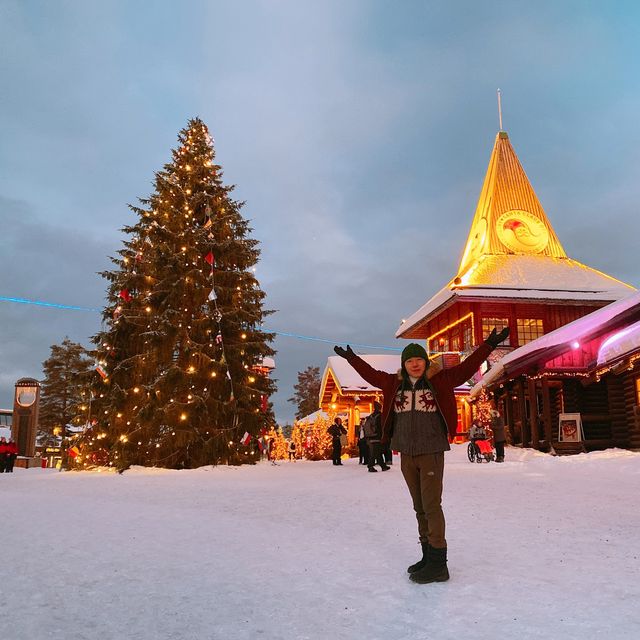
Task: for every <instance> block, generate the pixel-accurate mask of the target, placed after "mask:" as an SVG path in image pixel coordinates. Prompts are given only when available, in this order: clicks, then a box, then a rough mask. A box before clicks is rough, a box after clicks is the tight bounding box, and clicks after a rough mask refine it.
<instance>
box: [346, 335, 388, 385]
mask: <svg viewBox="0 0 640 640" xmlns="http://www.w3.org/2000/svg"><path fill="white" fill-rule="evenodd" d="M333 350H334V351H335V352H336V353H337V354H338V355H339V356H341V357H342V358H344V359H345V360H346V361H347V362H348V363H349V364H350V365H351V366H352V367H353V368H354V369H355V370H356V371H357V372H358V373H359V374H360V376H361V377H362V378H363V379H364V380H366V381H367V382H368V383H369V384H372V385H373V386H374V387H378V389H382V385H383V384H384V382H385V380H387V379H388V378H389V376H393V374H391V373H387V372H386V371H379V370H378V369H374V368H373V367H372V366H371V365H370V364H369V363H367V362H365V361H364V360H363V359H362V358H361V357H360V356H358V355H357V354H355V353H354V352H353V350H352V349H351V347H350V346H349V345H347V348H346V349H343V348H342V347H337V346H336V347H333Z"/></svg>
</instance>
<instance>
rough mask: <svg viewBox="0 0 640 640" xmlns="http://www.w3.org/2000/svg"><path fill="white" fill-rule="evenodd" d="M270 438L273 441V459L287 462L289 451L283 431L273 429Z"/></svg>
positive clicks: (269, 434)
mask: <svg viewBox="0 0 640 640" xmlns="http://www.w3.org/2000/svg"><path fill="white" fill-rule="evenodd" d="M268 436H269V439H270V440H271V459H272V460H286V459H287V458H288V457H289V449H288V446H287V441H286V440H285V438H284V435H283V433H282V429H280V428H275V427H271V430H270V431H269V433H268Z"/></svg>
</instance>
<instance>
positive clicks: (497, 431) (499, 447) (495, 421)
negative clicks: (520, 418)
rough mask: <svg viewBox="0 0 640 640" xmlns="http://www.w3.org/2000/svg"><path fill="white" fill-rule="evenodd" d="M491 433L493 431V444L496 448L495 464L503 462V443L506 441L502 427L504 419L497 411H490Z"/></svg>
mask: <svg viewBox="0 0 640 640" xmlns="http://www.w3.org/2000/svg"><path fill="white" fill-rule="evenodd" d="M491 431H493V444H494V446H495V448H496V462H504V443H505V442H506V440H507V436H506V434H505V427H504V419H503V418H502V416H501V415H500V412H499V411H498V410H497V409H492V410H491Z"/></svg>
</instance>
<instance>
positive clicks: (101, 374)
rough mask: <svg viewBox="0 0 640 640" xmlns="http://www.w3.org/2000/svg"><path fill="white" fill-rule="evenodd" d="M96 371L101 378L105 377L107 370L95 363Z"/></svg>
mask: <svg viewBox="0 0 640 640" xmlns="http://www.w3.org/2000/svg"><path fill="white" fill-rule="evenodd" d="M96 371H97V372H98V373H99V374H100V377H101V378H102V379H103V380H104V379H105V378H106V377H107V372H106V371H105V370H104V369H103V368H102V367H101V366H100V365H99V364H98V365H96Z"/></svg>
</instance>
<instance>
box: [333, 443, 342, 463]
mask: <svg viewBox="0 0 640 640" xmlns="http://www.w3.org/2000/svg"><path fill="white" fill-rule="evenodd" d="M341 455H342V443H341V442H340V439H339V438H334V439H333V453H332V454H331V459H332V460H333V464H342V462H340V456H341Z"/></svg>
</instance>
